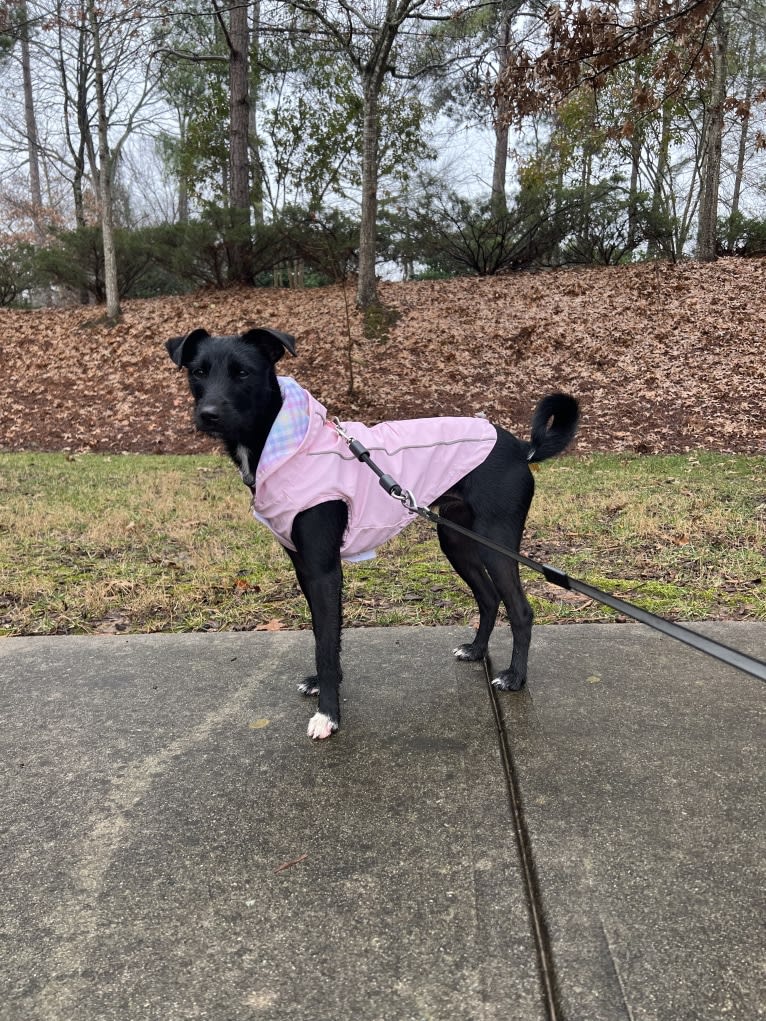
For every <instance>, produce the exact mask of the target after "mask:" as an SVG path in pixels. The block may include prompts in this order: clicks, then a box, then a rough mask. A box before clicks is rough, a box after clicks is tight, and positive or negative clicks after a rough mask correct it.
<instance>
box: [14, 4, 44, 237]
mask: <svg viewBox="0 0 766 1021" xmlns="http://www.w3.org/2000/svg"><path fill="white" fill-rule="evenodd" d="M19 19H20V25H19V33H20V36H19V38H20V41H21V74H22V80H23V83H24V120H25V124H26V131H27V153H28V157H29V201H30V205H31V207H32V224H33V227H34V231H35V241H36V242H37V243H38V244H40V243H41V242H42V241H43V240H44V238H45V229H44V226H43V221H42V210H43V193H42V188H41V187H40V150H39V146H38V141H37V121H36V119H35V104H34V96H33V93H32V67H31V62H30V57H29V14H28V12H27V5H26V0H23V2H22V3H20V4H19Z"/></svg>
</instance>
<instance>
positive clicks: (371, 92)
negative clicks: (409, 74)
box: [356, 73, 380, 308]
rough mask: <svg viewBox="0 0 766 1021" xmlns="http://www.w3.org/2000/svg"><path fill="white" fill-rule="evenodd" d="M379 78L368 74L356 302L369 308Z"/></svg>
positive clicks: (373, 289) (373, 290)
mask: <svg viewBox="0 0 766 1021" xmlns="http://www.w3.org/2000/svg"><path fill="white" fill-rule="evenodd" d="M379 89H380V82H379V81H378V80H377V76H376V75H375V74H374V73H373V74H370V75H365V77H364V79H363V90H364V120H363V125H362V216H361V225H360V229H359V279H358V282H357V290H356V303H357V305H358V306H359V307H360V308H369V306H370V305H374V304H375V303H376V302H377V300H378V282H377V280H376V277H375V257H376V241H377V222H378V140H379V134H380V124H379V120H378V92H379Z"/></svg>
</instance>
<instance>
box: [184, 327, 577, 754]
mask: <svg viewBox="0 0 766 1021" xmlns="http://www.w3.org/2000/svg"><path fill="white" fill-rule="evenodd" d="M166 346H167V349H168V353H169V354H170V357H171V358H172V359H173V361H174V362H175V363H176V365H178V366H179V367H183V368H186V369H187V370H188V376H189V384H190V387H191V391H192V394H193V396H194V402H195V410H194V418H195V424H196V427H197V428H198V429H199V430H201V431H202V432H204V433H207V434H209V435H211V436H215V437H217V438H218V439H220V440H222V442H223V443H224V445H225V447H226V449H227V451H228V453H229V456H230V457H231V458H232V460H233V461H234V462H235V463H236V464H237V466H238V467H239V470H240V473H241V475H242V479H243V481H244V482H245V483H246V485H248V486H249V487H250V488H251V490H252V491H253V494H254V506H255V494H256V472H257V469H258V465H259V461H260V460H261V456H262V454H264V448H265V447H266V441H267V438H269V433H270V432H271V430H272V426H273V425H274V422H275V420H276V418H277V416H278V415H279V413H280V411H281V410H282V407H283V396H282V390H281V389H280V384H279V382H278V380H277V376H276V373H275V370H274V366H275V364H276V363H277V361H278V360H279V359H280V358H281V357H282V355H283V354H284V352H285V351H289V353H290V354H291V355H295V340H294V338H293V337H291V336H289V335H288V334H285V333H280V332H279V331H277V330H267V329H255V330H249V331H248V332H247V333H244V334H242V335H241V336H228V337H211V336H210V335H209V334H208V333H207V332H206V331H205V330H202V329H197V330H193V331H192V332H191V333H189V334H188V335H187V336H185V337H175V338H173V339H172V340H169V341H168V342H167V345H166ZM293 385H295V384H293ZM300 393H303V394H304V395H305V396H306V397H307V399H308V400H309V401H313V398H310V396H309V395H306V394H305V391H300ZM317 407H319V408H321V406H320V405H317ZM315 414H316V412H315ZM283 417H284V416H283ZM578 417H579V413H578V405H577V402H576V401H575V399H574V398H572V397H569V396H567V395H565V394H553V395H550V396H548V397H546V398H544V399H543V400H542V401H541V402H540V403H539V405H538V406H537V408H536V410H535V413H534V416H533V421H532V438H531V443H527V442H524V441H522V440H519V439H517V438H516V437H515V436H513V435H512V434H511V433H509V432H507V431H506V430H504V429H501V428H498V427H494V426H490V425H489V423H485V424H484V426H483V428H485V429H489V430H490V431H491V432H492V438H491V444H492V446H491V450H490V451H489V453H488V454H487V455H486V457H485V459H484V460H483V461H481V463H478V466H477V467H474V468H473V469H472V470H470V471H468V472H467V473H466V474H465V475H463V476H462V477H460V478H458V479H457V481H455V482H453V483H450V484H449V485H448V486H447V487H445V488H446V491H445V492H443V493H441V495H439V496H438V497H436V498H435V499H433V500H432V501H431V502H432V504H433V505H436V506H438V508H439V511H440V513H441V515H442V516H443V517H445V518H448V519H450V520H452V521H454V522H457V523H458V524H461V525H463V526H465V527H467V528H470V529H473V530H475V531H476V532H478V533H480V534H481V535H484V536H486V537H487V538H490V539H492V540H494V541H495V542H497V543H500V544H502V545H505V546H508V547H510V548H511V549H513V550H518V548H519V543H520V541H521V536H522V532H523V529H524V523H525V521H526V517H527V512H528V510H529V506H530V503H531V501H532V495H533V491H534V482H533V478H532V474H531V472H530V470H529V463H530V462H533V461H543V460H545V459H546V458H549V457H552V456H554V455H555V454H558V453H560V452H561V451H562V450H563V449H564V448H565V447H566V446H567V444H569V443H570V441H571V440H572V438H573V437H574V434H575V431H576V428H577V422H578ZM428 421H429V420H417V421H416V423H413V424H414V425H416V426H417V425H418V424H419V423H422V424H423V426H424V427H425V426H426V425H427V424H428ZM430 421H431V422H433V421H434V420H430ZM436 421H437V423H439V422H441V421H442V420H436ZM452 421H456V420H452ZM459 421H463V422H467V423H474V424H475V423H476V420H472V419H464V420H459ZM321 424H322V425H324V424H325V423H324V422H322V423H321ZM477 428H478V427H477ZM326 432H327V430H324V433H325V434H326ZM333 439H335V437H333ZM446 446H449V444H447V445H446ZM267 449H268V448H267ZM384 453H385V451H384ZM349 457H350V455H349ZM373 459H374V460H376V462H378V463H379V464H380V466H381V467H382V468H383V469H384V470H389V469H388V468H387V465H386V463H385V461H384V460H383V459H381V458H379V456H378V454H377V452H376V453H374V454H373ZM264 460H265V455H264ZM340 460H341V459H340V458H339V457H338V456H336V457H335V458H330V459H325V463H328V461H332V462H333V463H335V464H338V463H339V462H340ZM351 460H353V459H352V458H351ZM354 464H355V469H354V470H357V471H358V472H361V473H367V474H369V475H372V473H371V472H370V470H369V469H368V468H367V467H365V466H364V465H362V464H359V463H358V462H354ZM405 465H406V462H405ZM346 470H349V469H346ZM391 473H392V474H394V472H393V471H392V472H391ZM402 474H403V477H401V478H397V481H398V482H400V483H402V485H404V486H409V485H411V484H412V483H411V481H410V479H409V478H408V477H406V472H403V473H402ZM394 477H396V475H395V476H394ZM413 488H415V487H414V485H413ZM384 495H385V494H384ZM415 496H416V497H417V498H418V499H421V497H422V494H421V493H419V492H417V490H416V491H415ZM387 499H388V498H387ZM424 502H425V501H424ZM305 506H306V509H304V510H302V511H300V512H299V513H297V514H296V515H295V517H294V520H293V521H292V526H291V531H290V534H289V536H285V538H284V539H283V545H284V546H285V548H286V550H287V552H288V554H289V556H290V558H291V559H292V562H293V565H294V567H295V572H296V574H297V576H298V582H299V584H300V586H301V589H302V591H303V593H304V595H305V596H306V599H307V601H308V604H309V608H310V610H311V617H312V623H313V628H314V637H315V642H316V669H317V673H316V675H315V676H312V677H309V678H308V679H307V680H306V681H305V682H304V683H303V684H302V685H301V686H300V690H301V691H302V692H303V693H304V694H317V693H318V695H319V707H318V712H317V713H316V714H315V715H314V716H313V717H312V719H311V722H310V723H309V728H308V734H309V736H310V737H312V738H315V739H321V738H326V737H329V736H330V734H332V733H333V731H335V730H337V728H338V724H339V722H340V708H339V690H338V689H339V686H340V683H341V667H340V634H341V590H342V582H343V577H342V569H341V550H342V549H343V547H344V536H345V535H346V532H347V528H348V527H349V503H348V501H347V500H345V499H343V498H338V499H329V500H328V499H324V498H319V500H318V501H317V502H316V503H312V502H311V499H310V498H309V500H308V502H306V503H305ZM270 527H273V526H270ZM399 527H401V526H399ZM274 530H275V531H276V530H277V529H274ZM438 534H439V542H440V544H441V548H442V550H443V552H444V554H445V555H446V557H447V559H448V560H449V562H450V563H451V564H452V566H453V568H454V569H455V570H456V571H457V573H458V574H459V575H460V577H461V578H462V579H463V580H464V581H465V582H466V584H467V585H468V586H469V588H470V589H471V591H472V592H473V595H474V597H475V599H476V602H477V604H478V607H479V627H478V630H477V631H476V635H475V637H474V640H473V641H472V642H470V643H468V644H466V645H461V646H460V647H459V648H457V649H455V650H454V654H455V656H456V657H457V658H458V659H461V660H481V659H482V658H483V657H484V655H485V653H486V651H487V644H488V642H489V637H490V634H491V633H492V629H493V628H494V626H495V621H496V617H497V612H498V609H499V606H500V602H501V601H502V602H503V603H504V605H505V608H506V610H507V612H508V617H509V619H510V623H511V629H512V633H513V654H512V657H511V663H510V666H509V667H508V669H507V670H503V671H502V672H501V673H500V674H499V676H498V677H496V678H495V680H494V682H493V683H494V684H495V685H496V686H497V687H498V688H500V689H502V690H504V691H518V690H519V689H520V688H522V687H523V685H524V683H525V681H526V673H527V654H528V650H529V643H530V638H531V632H532V610H531V607H530V605H529V603H528V601H527V599H526V596H525V595H524V591H523V589H522V587H521V583H520V580H519V572H518V566H517V565H516V563H515V562H514V561H512V560H510V559H509V558H508V557H504V556H502V555H500V554H498V553H494V552H492V551H491V550H489V549H487V548H485V547H482V546H480V545H478V544H477V543H474V542H472V541H471V540H470V539H468V538H465V537H463V536H462V535H460V534H459V533H457V532H455V531H453V530H451V529H448V528H445V527H444V526H439V527H438ZM288 545H290V546H292V547H294V548H292V549H290V548H288Z"/></svg>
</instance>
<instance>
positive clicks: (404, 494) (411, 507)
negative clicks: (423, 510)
mask: <svg viewBox="0 0 766 1021" xmlns="http://www.w3.org/2000/svg"><path fill="white" fill-rule="evenodd" d="M397 488H398V487H397ZM390 495H391V496H393V498H394V499H395V500H398V501H399V502H400V503H401V504H403V505H404V507H405V510H408V511H410V513H411V514H416V513H417V511H418V510H419V507H418V501H417V500H416V499H415V494H414V493H413V492H412V490H411V489H399V492H398V493H396V492H392V493H391V494H390Z"/></svg>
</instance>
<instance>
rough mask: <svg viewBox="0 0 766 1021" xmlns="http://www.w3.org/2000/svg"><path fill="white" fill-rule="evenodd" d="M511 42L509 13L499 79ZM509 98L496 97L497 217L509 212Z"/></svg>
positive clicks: (494, 198) (503, 33)
mask: <svg viewBox="0 0 766 1021" xmlns="http://www.w3.org/2000/svg"><path fill="white" fill-rule="evenodd" d="M510 43H511V15H510V13H507V14H506V15H505V16H504V17H503V20H502V23H501V25H500V32H499V35H498V41H497V49H496V53H497V62H498V71H497V77H498V79H500V78H502V76H503V74H504V73H505V70H506V68H507V67H508V56H509V47H510ZM508 106H509V104H508V99H507V97H506V96H505V94H500V95H498V96H497V97H496V108H495V116H494V124H493V127H494V130H495V154H494V158H493V160H492V193H491V196H490V204H491V208H492V213H493V215H494V216H495V217H501V216H505V214H506V213H507V212H508V204H507V198H506V184H507V177H508V122H509V110H508Z"/></svg>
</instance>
